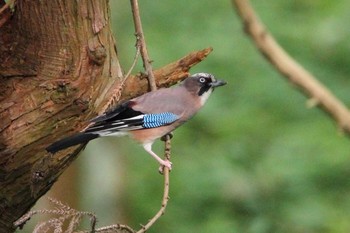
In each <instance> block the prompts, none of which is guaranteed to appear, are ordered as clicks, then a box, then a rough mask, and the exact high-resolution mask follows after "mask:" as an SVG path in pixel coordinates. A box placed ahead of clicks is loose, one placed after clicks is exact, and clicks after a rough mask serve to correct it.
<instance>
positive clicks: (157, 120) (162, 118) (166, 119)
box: [142, 112, 179, 128]
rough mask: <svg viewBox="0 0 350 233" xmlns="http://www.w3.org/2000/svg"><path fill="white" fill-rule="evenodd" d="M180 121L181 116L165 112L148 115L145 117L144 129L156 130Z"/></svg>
mask: <svg viewBox="0 0 350 233" xmlns="http://www.w3.org/2000/svg"><path fill="white" fill-rule="evenodd" d="M177 119H179V116H178V115H176V114H174V113H171V112H163V113H156V114H146V115H144V117H143V125H142V126H143V127H144V128H156V127H160V126H163V125H168V124H171V123H173V122H174V121H176V120H177Z"/></svg>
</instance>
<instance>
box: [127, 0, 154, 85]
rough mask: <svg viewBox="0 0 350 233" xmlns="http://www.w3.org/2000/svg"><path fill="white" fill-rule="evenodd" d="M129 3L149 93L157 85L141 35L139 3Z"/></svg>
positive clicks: (143, 38) (132, 1) (142, 35)
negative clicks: (138, 39) (149, 89)
mask: <svg viewBox="0 0 350 233" xmlns="http://www.w3.org/2000/svg"><path fill="white" fill-rule="evenodd" d="M130 1H131V9H132V15H133V18H134V25H135V34H136V37H139V38H140V45H141V57H142V61H143V67H144V68H145V70H146V73H147V76H148V80H149V86H150V88H151V91H155V90H157V85H156V81H155V78H154V75H153V71H152V65H151V59H150V58H149V56H148V51H147V46H146V40H145V36H144V34H143V29H142V23H141V17H140V10H139V3H138V0H130Z"/></svg>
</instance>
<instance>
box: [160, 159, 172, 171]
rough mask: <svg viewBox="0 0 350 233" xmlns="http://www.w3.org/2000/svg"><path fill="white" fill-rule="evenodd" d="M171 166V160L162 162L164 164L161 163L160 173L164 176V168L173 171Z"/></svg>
mask: <svg viewBox="0 0 350 233" xmlns="http://www.w3.org/2000/svg"><path fill="white" fill-rule="evenodd" d="M171 165H172V162H170V161H169V160H162V162H160V167H159V169H158V170H159V173H160V174H163V173H164V167H167V168H168V169H169V171H171V168H172V167H171Z"/></svg>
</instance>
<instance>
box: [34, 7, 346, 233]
mask: <svg viewBox="0 0 350 233" xmlns="http://www.w3.org/2000/svg"><path fill="white" fill-rule="evenodd" d="M110 4H111V17H112V27H113V32H114V35H115V37H116V42H117V47H118V52H119V57H120V58H121V63H122V65H123V67H124V70H125V71H126V70H128V68H129V67H130V65H131V63H132V60H133V56H134V52H135V47H134V45H135V37H134V29H133V22H132V15H131V9H130V3H129V1H125V0H113V1H110ZM252 4H253V6H254V8H255V9H256V11H257V12H258V14H259V15H260V17H261V19H262V21H263V22H264V23H265V24H266V26H267V28H268V29H269V31H270V32H271V33H272V34H273V35H274V36H275V38H276V40H277V41H278V42H279V43H280V44H281V46H282V47H283V48H284V49H285V50H286V51H287V52H288V53H289V54H290V55H291V56H292V57H293V58H295V59H296V60H297V61H298V62H300V63H301V64H302V65H303V66H304V67H305V68H306V69H307V70H309V71H310V72H311V73H313V74H314V75H315V76H316V77H317V78H318V79H319V80H320V81H321V82H323V83H324V84H325V85H326V86H327V87H328V88H329V89H330V90H331V91H332V92H333V93H334V94H335V95H336V96H337V97H339V98H340V99H341V100H342V101H343V102H344V103H345V104H346V105H349V99H350V92H349V91H348V89H349V86H350V81H349V77H348V76H349V73H350V66H349V64H350V56H349V50H350V43H349V41H348V38H349V36H350V29H349V26H348V24H349V22H350V14H349V10H350V1H347V0H337V1H330V0H317V1H315V0H303V1H302V0H296V1H291V0H290V1H276V0H268V1H258V0H255V1H252ZM140 10H141V17H142V22H143V27H144V33H145V36H146V41H147V45H148V51H149V54H150V56H151V58H152V59H153V60H154V62H153V67H154V68H160V67H162V66H163V65H165V64H168V63H169V62H172V61H174V60H177V59H178V58H180V57H182V56H184V55H186V54H187V53H189V52H191V51H194V50H200V49H203V48H206V47H209V46H211V47H213V48H214V51H213V52H212V53H211V54H210V55H209V57H208V58H207V59H206V60H205V61H203V62H202V63H200V64H198V65H197V66H195V67H194V68H193V69H192V70H191V73H196V72H209V73H212V74H214V75H215V76H216V77H217V78H220V79H224V80H226V81H227V82H228V85H226V86H225V87H222V88H219V89H217V90H216V91H215V92H214V93H213V95H212V96H211V98H210V99H209V100H208V102H207V104H206V106H205V107H204V108H203V109H202V110H201V111H200V112H199V113H198V114H197V115H196V116H195V117H194V118H193V119H192V120H191V121H190V122H188V123H186V124H185V125H184V126H182V127H181V128H179V129H178V130H176V132H175V134H174V138H173V140H172V162H173V171H172V172H171V177H170V179H171V181H170V201H169V205H168V208H167V210H166V214H165V215H164V216H163V217H162V218H161V219H160V220H159V221H158V222H157V223H156V224H155V225H154V226H153V227H152V228H151V229H150V230H149V231H148V232H176V233H188V232H201V233H212V232H240V233H241V232H247V233H265V232H266V233H267V232H285V233H289V232H292V233H299V232H303V233H308V232H344V233H345V232H350V178H349V175H350V160H349V151H350V150H349V149H350V143H349V142H350V141H349V139H348V138H347V137H346V136H345V135H344V134H342V133H341V132H340V131H339V130H338V128H337V125H336V123H335V122H334V120H333V119H331V118H329V117H328V115H326V114H325V113H324V112H322V111H321V110H320V109H318V108H311V109H309V108H307V107H306V102H307V100H308V99H307V98H306V97H305V96H303V95H302V94H301V93H300V92H299V91H298V90H297V89H296V88H295V87H294V86H292V85H290V83H289V82H288V81H287V80H286V79H285V78H284V77H282V76H281V75H280V74H279V73H277V72H276V70H275V69H274V68H273V67H272V66H271V65H270V64H269V63H268V61H267V60H266V59H265V58H264V57H262V56H261V54H260V53H259V52H258V51H257V49H256V48H255V47H254V45H253V43H252V42H251V40H250V39H249V38H248V37H247V36H246V35H245V34H244V32H243V30H242V25H241V21H240V19H239V18H238V17H237V14H236V12H235V11H234V8H233V6H232V4H231V2H230V1H229V0H216V1H212V0H202V1H188V0H187V1H183V0H177V1H172V0H161V1H160V0H159V1H152V0H148V1H147V0H142V1H140ZM138 71H142V65H141V63H140V62H139V64H138V66H137V68H136V69H135V70H134V73H136V72H138ZM162 148H163V144H162V143H161V142H157V143H156V144H155V146H154V149H155V151H156V152H157V153H158V154H162V151H163V149H162ZM74 169H75V170H76V171H75V172H74V174H75V176H74V177H73V176H70V177H69V178H68V179H72V184H70V185H71V186H67V187H65V186H63V187H60V190H61V191H60V192H56V193H55V194H48V195H49V196H52V195H55V196H54V197H55V198H57V199H60V200H62V199H63V201H64V197H62V196H64V195H76V200H77V201H76V203H69V202H68V203H67V204H69V205H71V206H72V207H74V208H77V209H80V210H85V211H92V212H94V213H96V214H97V216H98V218H99V222H98V226H104V225H109V224H113V223H123V224H128V225H130V226H132V227H134V228H135V229H137V228H139V224H141V223H143V224H145V223H146V222H147V220H148V219H149V218H151V217H152V216H153V215H154V213H155V212H156V211H157V210H158V209H159V206H160V201H161V197H162V192H163V177H162V176H160V175H159V174H158V172H157V169H158V165H157V163H156V162H155V161H154V159H152V158H151V157H150V156H149V155H148V154H147V153H146V152H144V151H143V149H142V147H141V146H139V145H137V144H136V143H134V142H132V141H131V140H129V138H104V139H98V140H96V141H93V142H91V143H89V145H88V147H87V148H86V149H85V151H84V152H83V154H81V155H80V157H79V158H78V160H77V161H76V162H75V164H74ZM62 179H67V178H62ZM73 181H74V182H73ZM57 185H59V184H57ZM57 185H56V186H57ZM73 187H74V188H73ZM55 188H57V187H55ZM62 190H64V191H62ZM61 195H62V196H61ZM42 202H45V201H42ZM42 205H45V204H40V205H39V206H37V207H36V208H41V207H42ZM34 219H35V220H32V222H37V221H40V220H38V219H39V218H34ZM28 229H30V227H28V228H27V230H28Z"/></svg>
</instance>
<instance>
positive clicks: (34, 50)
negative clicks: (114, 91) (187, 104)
mask: <svg viewBox="0 0 350 233" xmlns="http://www.w3.org/2000/svg"><path fill="white" fill-rule="evenodd" d="M109 17H110V16H109V8H108V3H107V1H93V0H90V1H69V0H67V1H60V0H56V1H28V0H21V1H18V2H17V6H16V9H15V12H14V15H13V18H12V19H11V20H9V21H8V22H7V23H6V24H5V25H4V26H3V27H2V28H1V29H0V35H1V37H0V45H1V47H0V76H1V80H0V81H1V87H0V88H1V89H0V90H1V91H0V102H1V105H0V106H1V107H0V114H1V119H2V121H1V123H0V130H1V135H0V143H1V144H0V153H1V160H0V182H1V183H0V187H1V193H0V213H1V216H0V229H1V230H0V231H1V232H9V231H11V230H13V225H12V224H13V222H14V221H15V220H16V219H17V218H19V217H20V216H21V215H22V214H24V213H25V212H26V211H27V210H28V209H29V208H30V207H31V206H32V205H33V204H34V203H35V201H36V200H37V199H38V198H39V197H40V196H41V195H43V194H44V193H45V192H47V191H48V189H49V188H50V187H51V185H52V184H53V183H54V182H55V180H56V179H57V177H58V176H59V175H60V174H61V173H62V172H63V170H64V168H65V167H66V166H68V165H69V164H70V162H72V160H74V158H75V156H74V155H75V154H77V152H78V151H79V150H80V149H78V150H76V148H73V149H71V150H68V151H65V152H64V153H59V154H57V156H56V155H55V156H54V157H52V156H50V155H49V154H47V153H46V152H45V147H46V146H47V145H49V144H50V143H52V142H53V141H54V140H57V139H58V138H59V137H60V136H61V137H62V135H69V134H72V133H73V132H76V131H78V130H81V129H82V128H83V127H84V126H85V124H83V123H82V122H85V121H86V119H87V118H88V117H91V115H92V114H93V113H94V112H98V111H99V109H101V108H102V107H103V105H104V104H105V101H106V100H108V99H109V96H106V94H107V93H108V90H109V89H110V88H111V87H113V86H114V85H115V83H117V82H119V80H120V78H121V77H122V71H121V67H120V65H119V62H118V57H117V54H116V50H115V45H114V39H113V37H112V36H111V32H110V21H109Z"/></svg>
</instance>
